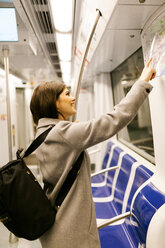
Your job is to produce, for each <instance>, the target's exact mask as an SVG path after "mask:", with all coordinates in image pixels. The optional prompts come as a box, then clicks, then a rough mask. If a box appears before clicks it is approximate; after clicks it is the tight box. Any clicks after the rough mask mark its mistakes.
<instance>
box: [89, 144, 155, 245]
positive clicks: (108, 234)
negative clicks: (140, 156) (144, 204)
mask: <svg viewBox="0 0 165 248" xmlns="http://www.w3.org/2000/svg"><path fill="white" fill-rule="evenodd" d="M113 167H114V168H116V169H115V170H111V171H106V172H105V173H104V174H99V175H97V174H96V175H95V176H94V177H92V193H93V199H94V203H95V209H96V218H97V222H98V225H100V224H101V223H102V222H103V223H104V222H105V221H106V220H108V219H113V218H115V217H116V216H120V215H122V214H125V213H127V212H129V211H130V208H131V203H132V199H133V196H134V194H135V192H136V191H137V189H138V188H139V187H140V186H141V185H142V184H143V183H144V182H146V181H147V180H148V179H149V178H150V177H151V176H152V174H153V173H152V172H151V171H150V170H148V169H147V168H146V167H145V166H143V165H142V164H140V163H138V162H137V161H136V160H135V159H134V158H133V157H132V156H130V155H129V154H127V153H125V152H124V151H123V150H122V149H120V148H119V147H117V146H116V145H115V144H113V142H112V141H110V142H108V145H107V150H106V153H105V157H104V160H103V164H102V168H103V171H104V170H105V169H108V168H110V169H112V168H113ZM135 206H136V205H135ZM131 218H132V217H131ZM133 223H134V221H133ZM134 229H135V228H133V226H132V221H130V217H128V218H125V219H122V220H120V221H118V222H115V223H113V224H111V225H109V226H106V227H104V228H102V229H100V230H99V235H100V242H101V247H102V248H107V247H114V248H115V247H116V248H126V247H127V248H129V247H138V244H139V242H142V241H140V239H139V238H138V237H137V235H135V231H134Z"/></svg>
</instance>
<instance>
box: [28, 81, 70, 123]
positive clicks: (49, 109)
mask: <svg viewBox="0 0 165 248" xmlns="http://www.w3.org/2000/svg"><path fill="white" fill-rule="evenodd" d="M65 87H66V86H65V84H64V83H63V82H61V81H50V82H42V83H40V84H39V85H38V86H37V87H36V88H35V89H34V92H33V95H32V98H31V102H30V110H31V112H32V116H33V120H34V123H35V124H36V125H37V124H38V121H39V119H41V118H45V117H47V118H58V111H57V108H56V100H57V99H58V97H59V95H60V94H61V93H62V91H63V90H64V89H65Z"/></svg>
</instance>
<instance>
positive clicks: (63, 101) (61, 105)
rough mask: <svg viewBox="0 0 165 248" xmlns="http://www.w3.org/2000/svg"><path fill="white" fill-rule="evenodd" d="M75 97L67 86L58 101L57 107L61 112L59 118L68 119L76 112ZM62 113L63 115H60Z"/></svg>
mask: <svg viewBox="0 0 165 248" xmlns="http://www.w3.org/2000/svg"><path fill="white" fill-rule="evenodd" d="M75 100H76V99H75V98H74V97H72V96H71V95H70V91H69V90H68V89H67V88H65V89H64V90H63V91H62V93H61V94H60V95H59V97H58V100H57V101H56V107H57V110H58V112H59V119H63V117H64V118H65V120H67V119H68V117H69V116H72V115H74V114H76V108H75ZM60 114H62V115H60Z"/></svg>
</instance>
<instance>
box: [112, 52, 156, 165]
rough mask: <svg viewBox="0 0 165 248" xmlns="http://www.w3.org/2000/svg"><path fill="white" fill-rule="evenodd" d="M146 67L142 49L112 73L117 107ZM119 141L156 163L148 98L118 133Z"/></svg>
mask: <svg viewBox="0 0 165 248" xmlns="http://www.w3.org/2000/svg"><path fill="white" fill-rule="evenodd" d="M143 67H144V62H143V54H142V49H141V48H140V49H139V50H138V51H137V52H135V53H134V54H133V55H132V56H131V57H129V58H128V59H127V60H126V61H125V62H123V63H122V64H121V65H120V66H119V67H117V68H116V69H115V70H114V71H113V72H112V74H111V75H112V86H113V92H114V102H115V105H116V104H117V103H119V101H120V100H121V99H122V98H123V97H124V96H125V95H126V94H127V93H128V91H129V90H130V88H131V87H132V85H133V84H134V83H135V82H136V81H137V80H138V78H139V77H140V75H141V72H142V70H143ZM118 139H119V140H120V141H122V142H123V143H125V144H127V145H128V146H129V147H131V148H132V149H133V150H135V151H136V152H137V153H139V154H140V155H142V156H143V157H145V158H146V159H148V160H149V161H151V162H152V163H154V148H153V136H152V126H151V117H150V109H149V101H148V98H147V99H146V100H145V102H144V103H143V105H142V106H141V107H140V109H139V110H138V113H137V115H136V116H135V118H134V119H133V121H132V122H131V123H130V124H129V125H128V126H127V127H125V128H124V129H122V130H121V131H120V132H119V133H118Z"/></svg>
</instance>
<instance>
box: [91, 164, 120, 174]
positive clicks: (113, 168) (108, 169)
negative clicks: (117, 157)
mask: <svg viewBox="0 0 165 248" xmlns="http://www.w3.org/2000/svg"><path fill="white" fill-rule="evenodd" d="M117 169H119V166H113V167H111V168H107V169H103V170H100V171H98V172H95V173H93V174H92V175H91V177H95V176H97V175H100V174H103V173H105V172H107V171H113V170H117Z"/></svg>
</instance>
